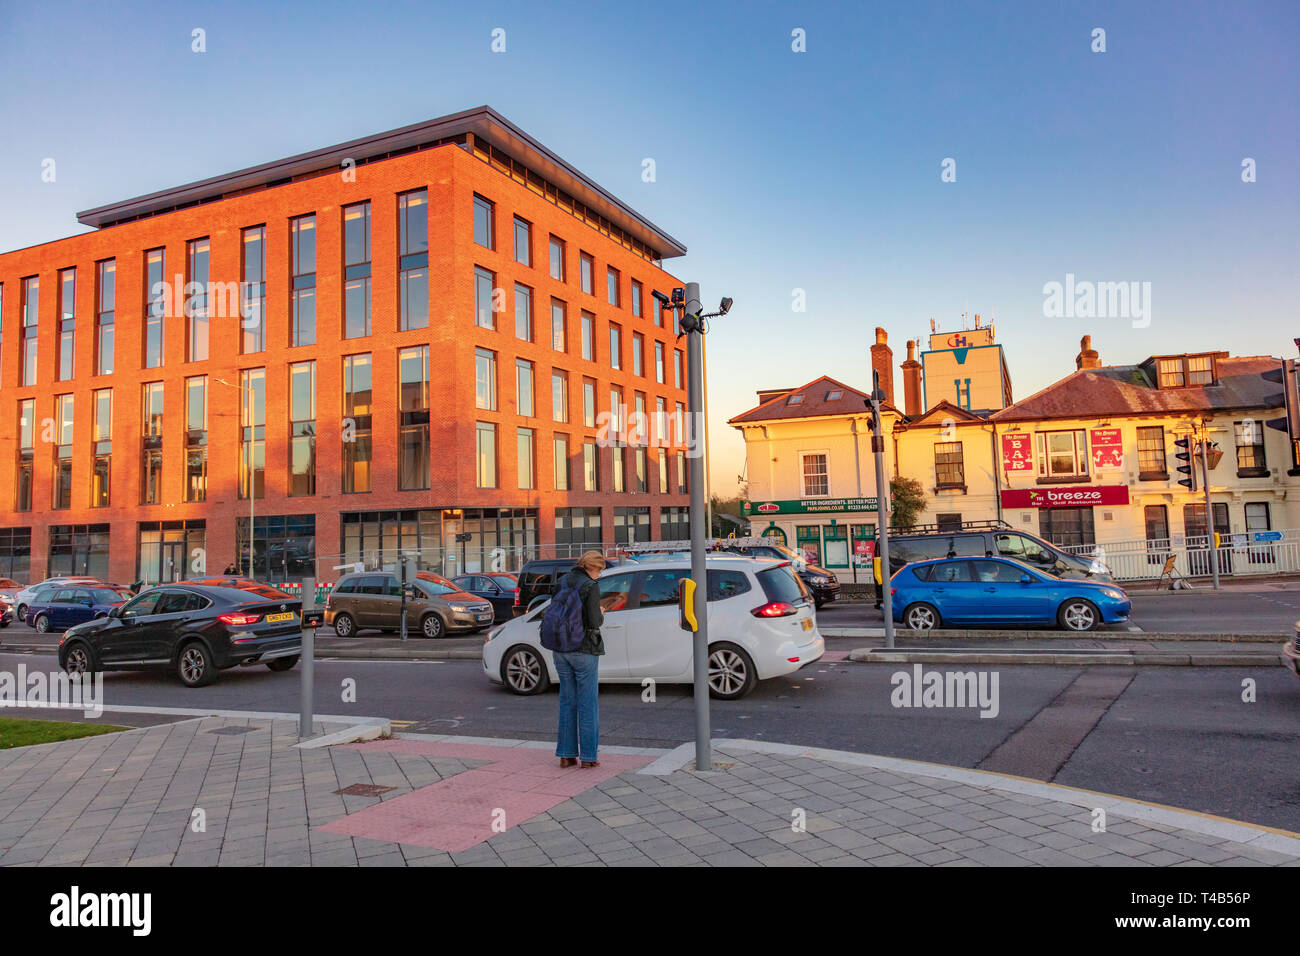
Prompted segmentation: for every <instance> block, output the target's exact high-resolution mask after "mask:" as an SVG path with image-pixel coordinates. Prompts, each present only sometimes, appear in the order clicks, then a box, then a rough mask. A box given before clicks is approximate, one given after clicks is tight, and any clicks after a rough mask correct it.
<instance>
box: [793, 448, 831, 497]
mask: <svg viewBox="0 0 1300 956" xmlns="http://www.w3.org/2000/svg"><path fill="white" fill-rule="evenodd" d="M826 459H827V456H826V455H825V454H824V453H816V454H811V455H801V456H800V460H801V461H802V462H803V468H802V470H803V497H805V498H825V497H826V496H827V495H829V494H830V493H831V492H830V483H831V479H830V470H829V465H828V464H827V460H826Z"/></svg>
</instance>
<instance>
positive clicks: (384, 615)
mask: <svg viewBox="0 0 1300 956" xmlns="http://www.w3.org/2000/svg"><path fill="white" fill-rule="evenodd" d="M406 620H407V627H408V628H409V629H412V630H418V632H419V633H420V634H421V635H423V636H424V637H429V638H434V637H443V636H445V635H447V634H456V633H466V632H468V633H474V632H476V631H482V630H484V629H485V628H488V627H491V626H492V621H493V615H492V605H491V604H489V603H488V602H487V601H483V600H480V599H479V598H476V597H474V595H472V594H467V593H466V592H465V591H463V590H461V589H460V587H458V586H457V585H455V584H452V583H451V582H450V581H448V580H447V579H446V578H444V577H441V576H439V575H437V574H433V573H432V572H430V571H421V572H419V573H418V574H417V575H416V576H415V580H414V581H412V582H411V583H410V585H409V590H408V591H407V595H406ZM325 626H326V627H332V628H334V631H335V633H337V634H338V636H339V637H353V636H354V635H356V634H357V632H358V631H361V630H364V629H366V628H372V629H374V628H377V629H378V630H381V631H397V630H399V629H400V628H401V626H402V586H401V584H400V583H399V582H398V580H397V575H396V574H394V573H391V572H388V571H361V572H354V573H352V574H345V575H343V577H341V578H339V582H338V584H336V585H334V588H333V590H331V591H330V593H329V597H328V598H326V600H325Z"/></svg>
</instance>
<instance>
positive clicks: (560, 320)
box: [551, 299, 568, 352]
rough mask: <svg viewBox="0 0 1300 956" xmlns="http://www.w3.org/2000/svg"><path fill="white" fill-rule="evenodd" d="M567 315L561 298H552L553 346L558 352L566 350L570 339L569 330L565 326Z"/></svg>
mask: <svg viewBox="0 0 1300 956" xmlns="http://www.w3.org/2000/svg"><path fill="white" fill-rule="evenodd" d="M566 322H567V320H566V317H565V313H564V303H563V302H561V301H560V300H559V299H552V300H551V348H553V349H555V351H557V352H564V351H566V349H565V345H566V343H567V341H568V330H567V329H566V328H565V325H566Z"/></svg>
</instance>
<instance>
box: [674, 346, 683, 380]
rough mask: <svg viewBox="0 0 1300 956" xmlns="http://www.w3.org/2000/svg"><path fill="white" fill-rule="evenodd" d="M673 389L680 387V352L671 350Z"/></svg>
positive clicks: (679, 350)
mask: <svg viewBox="0 0 1300 956" xmlns="http://www.w3.org/2000/svg"><path fill="white" fill-rule="evenodd" d="M673 387H674V388H681V387H682V350H681V349H673Z"/></svg>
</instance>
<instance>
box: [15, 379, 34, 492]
mask: <svg viewBox="0 0 1300 956" xmlns="http://www.w3.org/2000/svg"><path fill="white" fill-rule="evenodd" d="M35 456H36V412H35V405H34V399H30V398H26V399H23V400H22V401H21V402H19V403H18V487H17V489H16V492H15V498H14V510H15V511H31V510H32V480H33V477H34V476H33V470H32V466H33V462H34V460H35Z"/></svg>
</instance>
